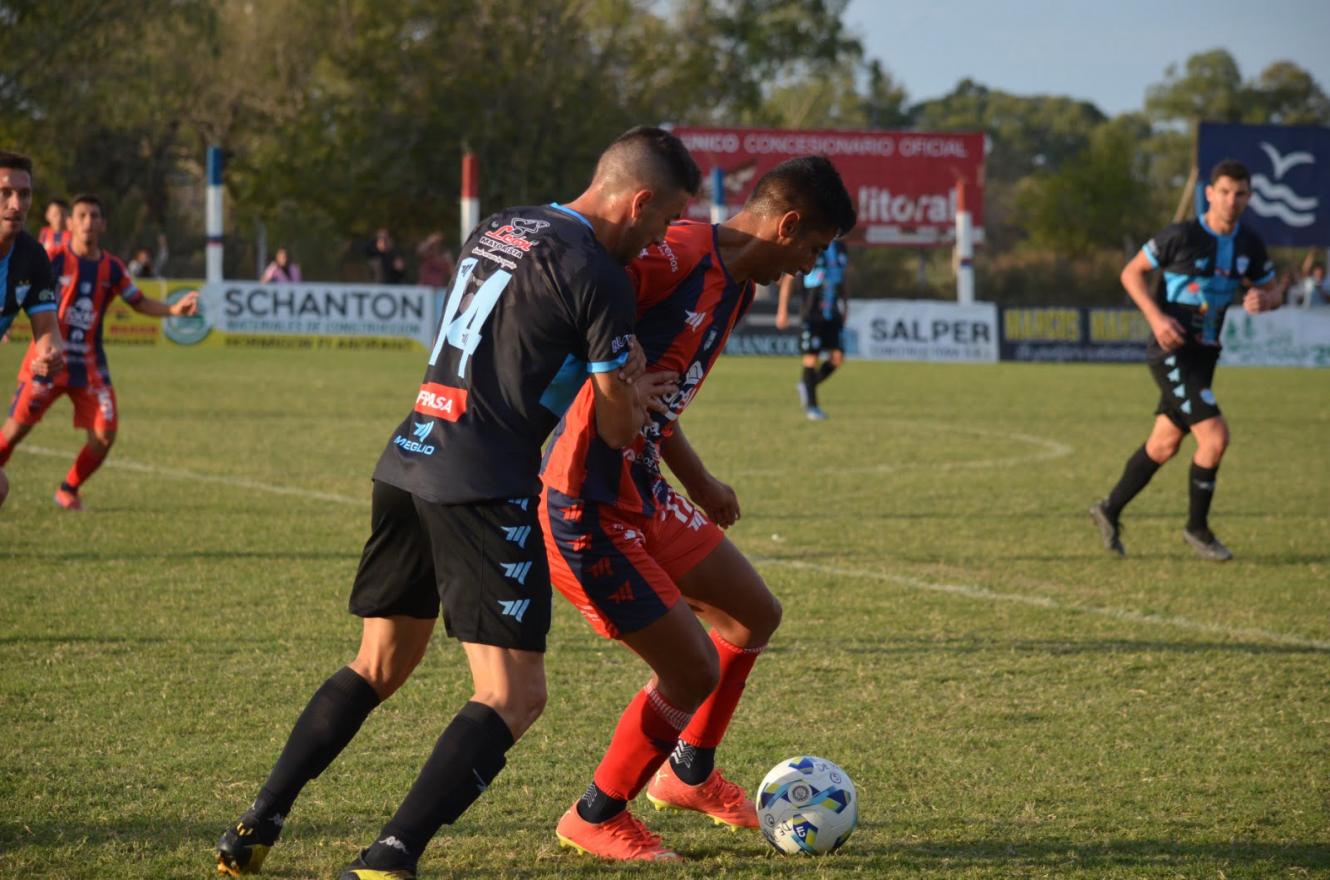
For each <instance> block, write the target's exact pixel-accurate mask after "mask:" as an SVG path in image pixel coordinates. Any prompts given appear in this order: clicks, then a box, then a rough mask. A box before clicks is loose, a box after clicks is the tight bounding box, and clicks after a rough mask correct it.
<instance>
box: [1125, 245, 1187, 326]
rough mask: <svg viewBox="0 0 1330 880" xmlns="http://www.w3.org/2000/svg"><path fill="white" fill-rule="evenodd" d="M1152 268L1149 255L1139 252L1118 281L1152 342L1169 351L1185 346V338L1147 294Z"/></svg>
mask: <svg viewBox="0 0 1330 880" xmlns="http://www.w3.org/2000/svg"><path fill="white" fill-rule="evenodd" d="M1154 268H1155V265H1154V262H1153V261H1152V260H1151V258H1150V254H1149V251H1148V250H1147V249H1146V248H1141V250H1140V251H1139V252H1137V254H1136V256H1134V257H1132V258H1131V262H1129V263H1127V265H1126V266H1124V267H1123V268H1122V275H1121V276H1119V277H1120V278H1121V280H1122V286H1123V287H1124V288H1125V289H1126V291H1127V295H1128V296H1130V297H1131V301H1132V302H1134V303H1136V308H1138V309H1140V310H1141V314H1142V315H1144V316H1145V320H1146V323H1148V324H1149V325H1150V331H1151V332H1152V333H1154V335H1155V339H1157V340H1159V346H1160V347H1161V348H1163V349H1164V351H1169V350H1171V349H1174V348H1177V347H1178V346H1180V345H1182V344H1183V343H1184V342H1186V341H1187V336H1186V334H1185V333H1184V332H1183V329H1182V325H1181V324H1179V323H1178V322H1177V320H1176V319H1175V318H1174V317H1173V316H1172V315H1169V314H1166V313H1165V312H1164V310H1163V309H1161V308H1159V304H1158V303H1156V302H1155V298H1154V296H1153V295H1152V294H1151V293H1150V280H1149V279H1150V271H1151V270H1152V269H1154Z"/></svg>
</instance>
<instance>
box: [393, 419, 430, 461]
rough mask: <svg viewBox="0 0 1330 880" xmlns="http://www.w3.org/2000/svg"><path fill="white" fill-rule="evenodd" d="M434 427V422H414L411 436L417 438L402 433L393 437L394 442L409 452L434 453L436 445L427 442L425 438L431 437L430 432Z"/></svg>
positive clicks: (419, 453)
mask: <svg viewBox="0 0 1330 880" xmlns="http://www.w3.org/2000/svg"><path fill="white" fill-rule="evenodd" d="M433 428H434V423H433V422H412V423H411V436H412V437H414V438H415V439H414V440H412V439H410V438H408V437H403V436H402V435H401V434H398V435H397V436H395V437H393V443H394V444H395V445H396V446H398V447H399V448H401V449H403V450H405V451H407V452H414V453H416V454H418V455H433V454H434V447H433V446H432V445H431V444H429V443H426V442H425V440H426V439H427V438H428V437H429V432H430V431H431V430H432V429H433Z"/></svg>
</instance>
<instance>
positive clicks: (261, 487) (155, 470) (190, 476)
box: [18, 444, 369, 505]
mask: <svg viewBox="0 0 1330 880" xmlns="http://www.w3.org/2000/svg"><path fill="white" fill-rule="evenodd" d="M18 451H19V452H31V453H32V454H33V455H43V456H46V457H47V458H69V459H72V458H73V456H74V455H77V453H70V452H61V451H60V450H58V449H48V448H46V447H44V446H29V445H27V444H24V445H22V446H20V447H18ZM102 467H108V468H114V469H116V470H121V471H133V472H134V473H138V474H153V475H154V476H158V477H171V478H172V479H176V480H190V481H191V482H195V483H217V484H219V485H222V486H235V487H236V488H238V489H252V490H254V491H255V492H267V493H269V494H271V495H289V496H294V497H296V498H309V499H312V500H314V501H331V502H333V503H335V504H361V505H368V504H369V493H368V492H366V493H365V497H364V498H352V497H350V496H349V495H334V494H333V493H332V492H317V491H315V490H313V489H296V488H292V487H290V486H275V485H273V484H272V483H261V482H259V481H258V480H249V479H246V478H244V477H226V476H217V475H214V474H201V473H199V472H197V471H187V470H185V469H183V468H171V467H162V466H160V465H155V464H143V463H142V462H137V461H133V460H131V459H124V458H108V459H107V460H106V463H105V464H104V465H102Z"/></svg>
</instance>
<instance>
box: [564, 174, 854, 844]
mask: <svg viewBox="0 0 1330 880" xmlns="http://www.w3.org/2000/svg"><path fill="white" fill-rule="evenodd" d="M854 223H855V211H854V207H853V204H852V203H851V201H850V196H849V194H848V193H847V192H846V191H845V186H844V184H843V183H842V182H841V179H840V176H839V175H838V174H837V173H836V170H835V168H834V167H833V166H832V164H831V162H830V161H828V160H827V159H825V158H822V157H803V158H798V159H790V160H788V161H785V162H782V163H781V164H780V165H778V166H777V167H776V168H774V169H772V170H771V171H770V172H768V173H767V174H766V175H765V176H764V177H762V178H761V179H760V180H759V181H758V183H757V185H756V187H755V188H754V190H753V193H752V195H751V196H750V197H749V199H748V202H747V203H746V204H745V205H744V207H743V209H742V210H741V211H740V212H739V213H738V214H736V215H735V216H733V217H731V218H730V219H729V220H727V221H725V222H724V223H722V224H720V225H718V226H712V225H711V224H707V223H696V222H685V223H677V224H674V225H673V226H671V227H670V230H669V233H668V234H667V236H666V239H665V243H664V244H662V245H659V246H657V247H653V248H648V249H647V251H646V252H645V254H643V255H642V256H641V257H640V258H639V259H637V260H636V261H634V263H633V264H632V265H631V266H630V267H629V272H630V274H631V275H633V277H634V281H635V286H636V287H637V290H638V300H637V336H638V340H639V341H640V343H641V345H642V347H643V348H644V349H645V351H646V355H647V361H648V370H668V371H670V372H671V373H677V374H678V375H680V376H682V377H683V378H682V379H681V384H680V387H679V389H678V391H677V392H676V393H675V394H674V395H672V396H670V397H668V398H666V401H665V402H666V404H667V405H668V411H666V412H664V413H659V414H655V415H653V416H652V421H651V422H649V423H648V425H647V426H646V427H645V428H644V429H643V430H642V432H641V433H640V434H639V436H637V437H636V438H634V440H633V442H632V443H631V444H630V445H628V446H627V447H625V448H624V449H623V450H622V451H619V450H616V449H615V448H614V444H613V443H610V442H607V440H606V438H604V437H603V436H602V435H601V432H600V431H599V430H598V427H597V416H598V414H599V410H600V407H601V403H600V402H599V401H597V400H595V399H594V398H593V396H592V395H591V393H590V391H589V390H588V389H583V390H582V392H581V393H580V394H579V395H578V397H577V398H576V400H575V401H574V403H573V405H572V407H571V408H570V409H569V410H568V413H567V415H566V416H565V417H564V421H563V422H562V424H561V425H560V427H559V428H558V429H556V432H555V439H553V440H552V441H551V443H550V446H549V448H548V450H547V452H546V459H545V464H544V468H543V471H542V474H543V479H544V482H545V490H544V494H543V496H542V504H541V525H542V526H544V530H545V544H546V549H547V551H548V554H549V559H550V568H551V573H552V576H553V578H554V583H555V586H557V587H558V589H559V591H560V592H562V593H563V594H564V595H565V596H566V597H567V598H568V599H569V600H570V601H571V602H572V603H573V604H574V605H575V606H577V608H578V610H579V611H581V612H582V614H583V615H584V616H585V617H586V618H587V620H588V621H589V622H590V623H591V626H592V627H593V628H594V629H595V630H596V631H597V632H598V633H600V634H601V635H602V636H606V637H609V638H613V639H617V640H618V641H620V642H622V643H623V644H624V645H625V646H626V647H627V648H629V649H630V650H632V651H633V652H634V653H636V654H637V655H638V656H640V657H641V658H642V659H643V660H645V661H646V663H647V665H649V666H650V667H651V670H652V672H653V676H652V678H651V680H650V681H649V682H648V683H647V685H646V686H645V687H644V688H643V689H642V690H641V691H639V692H638V694H637V695H636V696H635V697H634V698H633V700H632V702H631V703H629V705H628V708H627V709H626V710H625V711H624V712H623V714H622V716H621V717H620V718H619V721H618V725H617V727H616V728H615V730H614V734H613V737H612V738H611V740H610V745H609V749H608V751H607V752H606V753H605V756H604V758H603V759H602V760H601V762H600V765H599V767H597V768H596V771H595V775H594V779H593V781H592V783H591V785H590V786H589V787H588V788H587V790H586V793H585V794H584V795H583V796H582V797H581V798H580V799H579V800H577V801H576V802H575V803H574V804H573V806H572V807H570V808H569V809H568V811H567V812H566V813H565V814H564V816H563V817H562V818H561V819H560V820H559V823H558V828H557V835H558V837H559V840H560V842H561V843H562V844H563V845H566V846H571V847H573V848H575V849H577V850H579V851H581V852H586V853H592V854H594V855H597V856H601V857H604V858H608V859H621V860H648V861H654V860H668V859H676V858H678V856H677V855H676V854H675V853H674V852H673V851H671V850H670V849H668V848H666V847H665V846H664V845H663V844H662V842H661V840H660V838H658V837H657V836H656V835H654V834H653V833H651V832H650V831H649V830H648V829H647V828H646V826H645V825H644V824H643V823H642V822H641V821H640V820H638V819H637V818H635V817H634V816H633V815H632V814H631V813H630V812H629V810H628V808H627V805H628V802H629V801H631V800H632V799H633V798H634V797H636V796H637V794H638V792H640V791H641V790H642V788H643V787H644V786H646V785H647V783H648V780H650V786H649V787H648V788H647V796H648V798H650V800H651V802H652V803H653V804H654V805H655V806H656V807H657V809H665V808H674V809H684V810H694V811H697V812H700V813H703V814H705V815H708V816H710V817H711V818H712V819H713V820H714V821H716V822H718V823H722V824H727V825H730V826H732V827H756V825H757V816H756V812H755V810H754V807H753V802H752V801H751V800H749V799H748V798H747V797H745V795H744V792H743V789H742V788H740V787H739V786H738V785H736V784H734V783H733V782H730V781H729V780H728V779H726V778H725V777H724V776H723V775H722V773H721V771H720V770H718V769H716V767H715V752H716V748H717V746H718V745H719V744H720V741H721V738H722V737H723V736H724V735H725V731H726V729H727V727H728V726H729V723H730V719H731V717H732V716H733V714H734V711H735V708H736V706H737V704H738V701H739V697H740V695H741V694H742V693H743V688H744V683H745V681H746V680H747V678H748V674H749V672H750V670H751V669H752V668H753V664H754V662H755V661H756V660H757V657H758V655H759V654H760V653H761V652H762V650H763V648H765V647H766V644H767V640H768V639H769V638H770V637H771V634H772V633H773V632H774V631H775V629H776V627H777V625H778V624H779V623H780V616H781V609H780V603H779V602H778V601H777V600H776V598H775V597H774V596H773V595H772V594H771V592H770V591H769V590H768V589H767V587H766V584H764V583H763V581H762V578H761V577H760V576H759V575H758V573H757V572H756V571H755V570H754V569H753V567H752V565H750V564H749V563H748V560H747V559H745V558H744V556H743V554H742V553H740V552H739V551H738V549H736V548H735V546H734V545H733V544H732V543H731V542H730V541H729V540H728V539H727V538H726V537H725V535H724V533H723V532H722V531H721V528H722V527H723V528H728V527H729V526H730V525H732V524H733V523H734V522H735V521H736V520H738V518H739V513H740V511H739V501H738V498H737V496H736V495H735V492H734V490H733V489H732V488H731V487H729V486H728V485H726V484H725V483H723V482H721V481H720V480H718V479H717V478H716V477H715V476H713V475H712V474H711V473H710V472H709V471H708V470H707V468H706V466H705V465H704V464H703V463H702V460H701V458H700V457H699V456H698V454H697V452H696V451H695V450H694V449H693V448H692V446H691V445H690V444H689V442H688V440H687V438H686V437H685V436H684V433H683V431H682V430H681V429H680V427H679V421H678V419H679V415H680V414H681V413H682V412H683V410H684V408H685V407H686V406H687V405H688V404H689V402H691V401H692V400H693V399H694V397H695V396H696V395H697V392H698V389H699V388H700V387H701V385H702V382H703V380H704V379H705V378H706V376H707V374H708V372H709V371H710V370H711V368H712V366H713V365H714V364H715V362H716V358H717V357H718V356H719V355H720V353H721V351H722V350H723V349H724V348H725V342H726V340H727V339H728V338H729V335H730V332H731V331H732V330H733V329H734V326H735V324H736V323H737V322H738V320H739V319H740V318H741V317H742V316H743V313H744V312H745V311H746V310H747V308H748V306H749V305H750V304H751V302H752V298H753V285H754V283H759V284H769V283H771V282H774V281H776V280H777V279H778V278H780V276H781V275H782V274H784V273H793V272H807V271H808V270H809V269H810V268H811V267H812V266H813V264H814V262H815V261H816V260H817V258H818V255H819V254H820V253H822V252H823V249H824V248H826V247H827V246H828V245H829V244H830V243H831V242H832V241H833V240H834V239H835V238H836V237H837V236H839V235H843V234H844V233H845V232H847V231H849V230H850V229H851V228H852V227H853V226H854ZM647 375H651V373H650V372H648V374H647ZM662 459H663V460H664V461H665V463H666V464H668V465H669V466H670V469H671V470H672V471H673V472H674V474H675V475H676V476H678V478H679V480H680V482H681V483H682V484H683V488H684V490H685V491H686V493H687V496H688V497H687V498H685V497H683V495H681V494H680V493H678V492H677V491H676V490H675V489H674V488H673V487H672V486H670V484H669V483H667V482H666V481H665V479H664V478H663V477H662V476H661V472H660V462H661V460H662ZM690 499H691V500H690ZM681 599H682V600H683V601H680V600H681ZM699 618H700V620H701V621H702V622H705V623H707V624H709V625H710V626H711V632H710V634H709V635H708V633H707V632H706V630H705V629H704V628H703V626H702V623H701V622H699ZM671 752H673V754H672V755H671ZM667 758H668V761H667Z"/></svg>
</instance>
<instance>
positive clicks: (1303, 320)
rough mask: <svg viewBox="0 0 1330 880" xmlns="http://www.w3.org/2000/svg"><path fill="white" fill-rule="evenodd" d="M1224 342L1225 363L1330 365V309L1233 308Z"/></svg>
mask: <svg viewBox="0 0 1330 880" xmlns="http://www.w3.org/2000/svg"><path fill="white" fill-rule="evenodd" d="M1223 343H1224V351H1223V353H1222V354H1221V355H1220V356H1219V362H1220V363H1221V364H1223V365H1225V366H1229V365H1241V366H1270V367H1276V366H1277V367H1330V309H1296V308H1282V309H1276V310H1275V311H1273V312H1265V313H1263V314H1260V315H1249V314H1247V313H1246V312H1244V311H1242V310H1241V309H1229V311H1228V315H1227V316H1226V317H1225V320H1224V335H1223Z"/></svg>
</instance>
